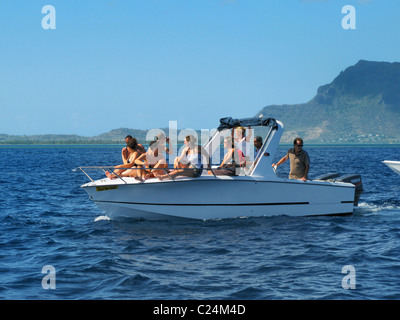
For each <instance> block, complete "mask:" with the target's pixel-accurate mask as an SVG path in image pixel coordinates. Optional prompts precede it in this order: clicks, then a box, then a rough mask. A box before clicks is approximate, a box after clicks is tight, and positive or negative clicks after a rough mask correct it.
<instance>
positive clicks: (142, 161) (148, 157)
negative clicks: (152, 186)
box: [132, 141, 168, 181]
mask: <svg viewBox="0 0 400 320" xmlns="http://www.w3.org/2000/svg"><path fill="white" fill-rule="evenodd" d="M158 149H159V148H158V146H157V143H156V141H152V142H150V145H149V148H148V149H147V151H146V153H143V154H142V155H140V156H139V157H138V158H137V159H136V160H135V164H137V165H138V166H142V167H143V169H142V170H136V171H137V174H136V177H135V178H137V179H139V180H142V181H143V180H144V179H148V178H153V177H156V176H157V175H162V174H163V173H164V170H155V169H157V168H167V167H168V164H167V161H166V160H165V158H164V157H163V156H162V153H161V152H158ZM145 169H146V170H145ZM148 169H150V170H148ZM132 171H133V170H132Z"/></svg>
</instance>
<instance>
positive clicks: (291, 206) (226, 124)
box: [74, 118, 362, 220]
mask: <svg viewBox="0 0 400 320" xmlns="http://www.w3.org/2000/svg"><path fill="white" fill-rule="evenodd" d="M220 122H221V124H220V126H219V127H218V129H217V130H216V131H215V133H214V134H213V135H212V136H211V137H210V138H209V140H208V141H207V142H206V143H205V144H204V145H203V147H204V149H205V150H207V151H208V152H209V155H210V156H211V155H214V154H215V153H219V152H220V144H221V141H222V140H223V137H226V136H230V135H231V131H232V129H233V128H235V127H238V126H243V127H249V126H251V129H252V130H255V132H256V134H257V135H258V134H259V131H257V130H259V129H264V130H265V135H264V139H263V141H264V143H263V146H262V148H261V150H260V152H259V153H258V154H257V156H256V157H255V158H254V159H253V160H254V161H248V162H247V167H242V168H238V169H237V170H239V171H240V172H238V175H237V176H219V175H214V174H213V170H214V169H215V166H211V168H210V167H209V169H210V170H203V173H202V175H201V176H199V177H197V178H188V177H176V178H174V179H172V178H171V179H165V180H162V181H160V180H158V179H156V178H152V179H148V180H145V181H144V182H142V181H137V180H135V179H134V178H122V177H119V178H117V179H113V180H110V179H108V178H103V179H99V180H93V179H92V178H91V177H90V176H89V174H88V171H89V170H93V169H104V167H79V168H76V169H74V170H77V169H78V170H81V171H83V172H84V173H85V174H86V175H87V176H88V177H89V178H90V179H91V180H92V181H91V182H89V183H86V184H84V185H82V188H83V189H84V190H85V191H86V192H87V193H88V194H89V196H90V198H91V199H92V200H93V201H94V202H95V203H96V204H97V205H98V206H99V207H100V208H101V209H102V210H103V211H104V213H105V214H106V215H107V216H108V217H109V218H111V219H113V218H116V217H131V218H136V219H152V220H160V219H171V218H191V219H203V220H204V219H224V218H236V217H260V216H274V215H288V216H317V215H347V214H352V213H353V208H354V206H356V205H357V202H358V197H359V193H358V192H357V193H356V185H357V188H358V189H359V190H362V186H361V177H360V176H347V177H345V178H344V179H340V177H338V175H335V176H330V175H326V176H325V177H321V178H319V179H318V180H307V181H305V182H303V181H301V180H293V179H288V178H282V177H279V176H278V175H277V174H276V172H275V171H274V168H272V166H271V164H272V159H273V158H274V155H275V153H276V151H277V147H278V144H279V141H280V138H281V136H282V133H283V124H282V123H281V122H279V121H276V120H275V119H272V118H247V119H232V118H223V119H221V120H220ZM345 181H349V182H345ZM351 182H352V183H351Z"/></svg>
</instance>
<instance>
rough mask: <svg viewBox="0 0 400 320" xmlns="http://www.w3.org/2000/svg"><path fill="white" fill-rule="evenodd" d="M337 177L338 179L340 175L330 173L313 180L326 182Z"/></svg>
mask: <svg viewBox="0 0 400 320" xmlns="http://www.w3.org/2000/svg"><path fill="white" fill-rule="evenodd" d="M338 177H340V173H338V172H331V173H325V174H322V175H320V176H318V177H316V178H315V179H314V180H322V181H326V180H333V179H335V178H338Z"/></svg>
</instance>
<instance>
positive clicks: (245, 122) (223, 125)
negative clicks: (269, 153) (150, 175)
mask: <svg viewBox="0 0 400 320" xmlns="http://www.w3.org/2000/svg"><path fill="white" fill-rule="evenodd" d="M219 122H220V125H219V127H218V131H221V130H223V129H231V128H235V127H249V126H253V127H257V126H265V127H271V128H274V129H275V128H276V127H277V126H278V125H277V123H276V120H275V119H274V118H242V119H232V118H231V117H226V118H221V119H220V120H219Z"/></svg>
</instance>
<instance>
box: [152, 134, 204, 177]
mask: <svg viewBox="0 0 400 320" xmlns="http://www.w3.org/2000/svg"><path fill="white" fill-rule="evenodd" d="M184 143H185V148H184V149H183V150H182V153H181V155H180V156H179V157H176V158H175V161H174V168H175V170H173V171H172V172H170V173H169V174H163V175H156V177H157V178H158V179H159V180H163V179H165V178H175V177H177V176H186V177H196V178H197V177H199V176H200V175H201V173H202V172H203V164H202V161H201V158H202V154H203V155H204V156H206V152H205V150H204V149H203V148H202V147H201V146H198V145H195V143H196V138H195V137H194V136H192V135H188V136H186V137H185V140H184Z"/></svg>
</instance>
